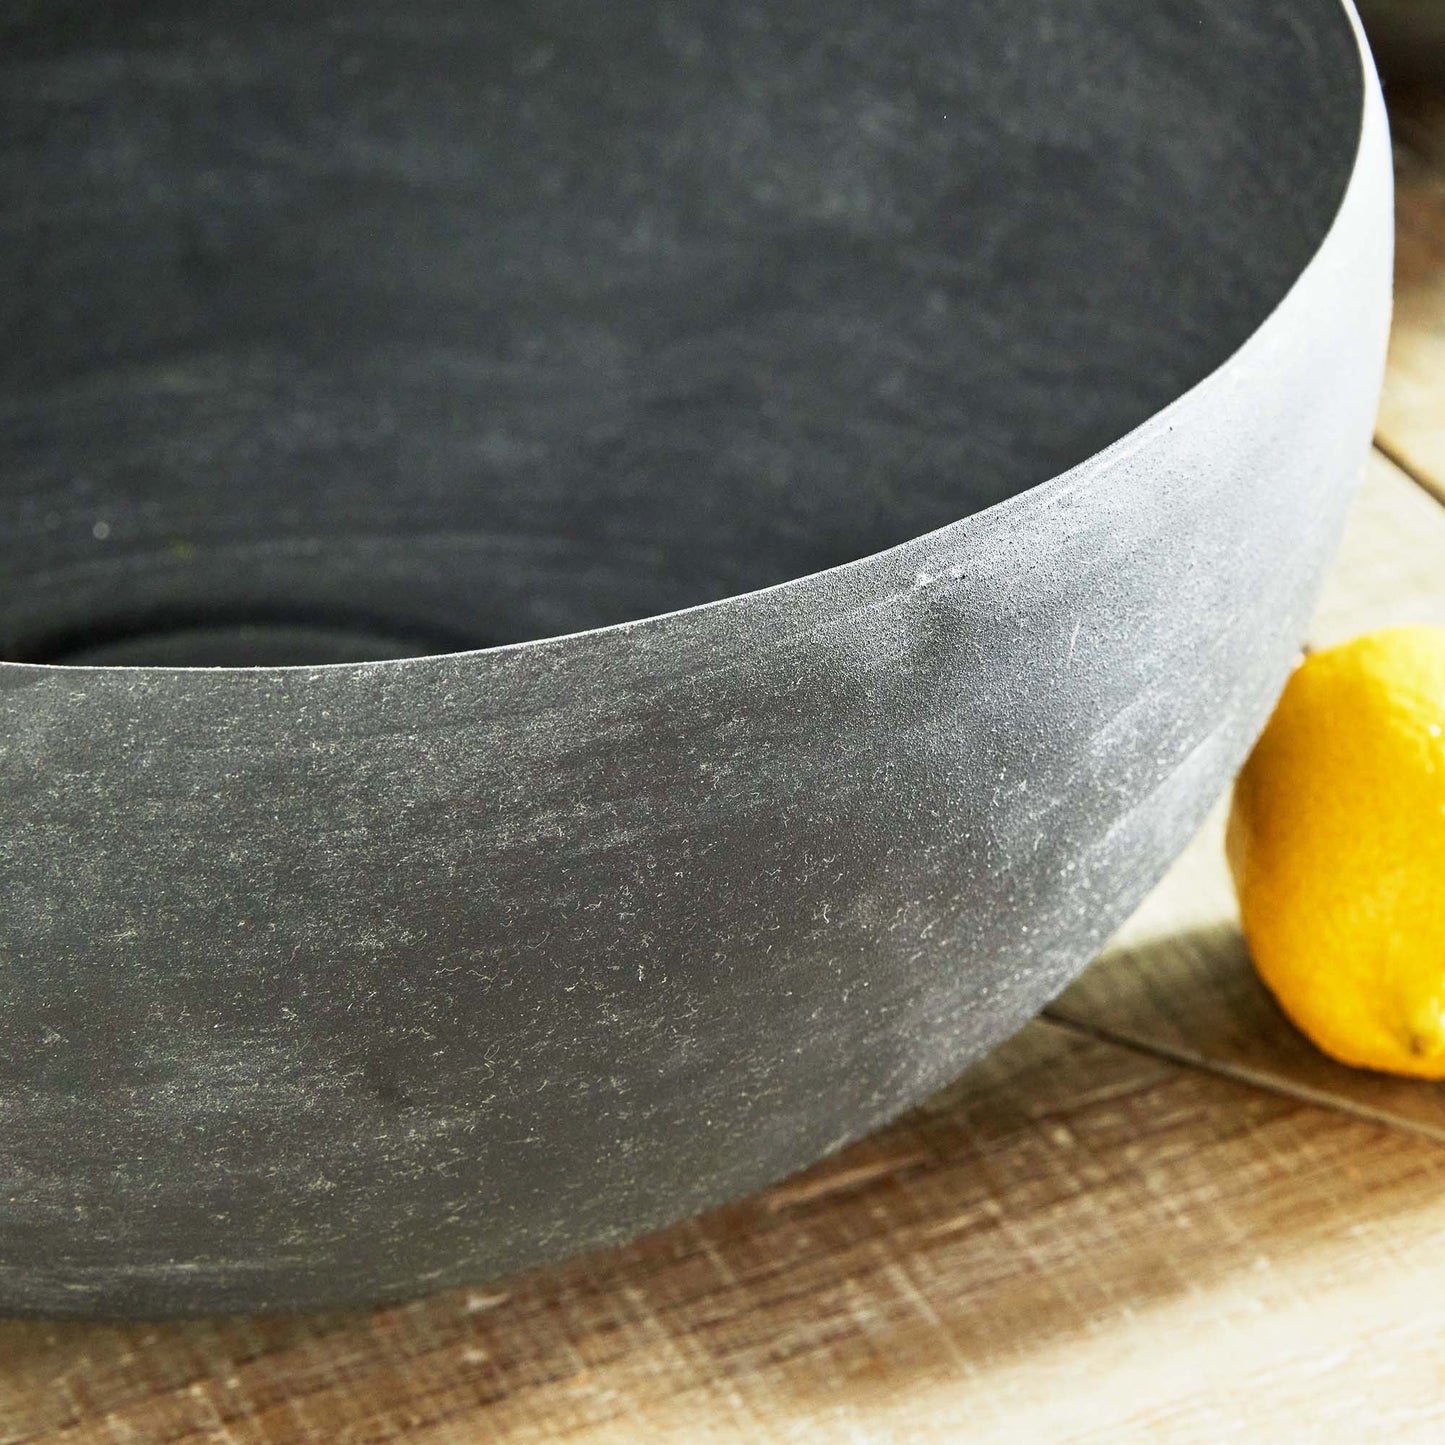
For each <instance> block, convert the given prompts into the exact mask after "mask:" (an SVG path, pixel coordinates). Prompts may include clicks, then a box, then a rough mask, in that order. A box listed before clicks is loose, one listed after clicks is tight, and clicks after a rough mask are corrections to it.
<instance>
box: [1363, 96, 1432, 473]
mask: <svg viewBox="0 0 1445 1445" xmlns="http://www.w3.org/2000/svg"><path fill="white" fill-rule="evenodd" d="M1390 121H1391V128H1392V131H1393V133H1394V137H1395V225H1396V242H1395V320H1394V326H1393V328H1392V329H1391V333H1390V356H1389V363H1388V366H1387V368H1386V373H1385V390H1384V395H1383V397H1382V398H1381V403H1380V416H1379V421H1378V424H1377V426H1376V438H1377V440H1378V442H1379V444H1380V445H1381V447H1383V448H1384V449H1385V451H1387V452H1388V453H1389V455H1390V456H1391V457H1393V458H1394V459H1395V460H1396V461H1397V462H1399V463H1400V464H1401V465H1402V466H1403V467H1405V468H1406V469H1407V470H1408V471H1409V472H1410V474H1411V475H1412V476H1413V477H1414V478H1415V479H1416V480H1417V481H1419V482H1420V483H1421V484H1422V485H1424V486H1426V487H1428V488H1430V489H1431V490H1432V491H1434V492H1435V494H1436V495H1437V496H1439V497H1441V498H1445V96H1441V95H1439V94H1438V93H1436V92H1434V91H1431V90H1414V91H1407V92H1403V93H1401V94H1398V95H1395V96H1392V103H1391V111H1390Z"/></svg>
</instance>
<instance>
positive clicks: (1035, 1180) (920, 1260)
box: [0, 1022, 1445, 1445]
mask: <svg viewBox="0 0 1445 1445" xmlns="http://www.w3.org/2000/svg"><path fill="white" fill-rule="evenodd" d="M1442 1190H1445V1152H1442V1151H1440V1150H1439V1149H1438V1148H1437V1147H1436V1146H1434V1145H1433V1144H1431V1143H1429V1142H1428V1141H1425V1140H1421V1139H1419V1138H1415V1137H1412V1136H1410V1135H1409V1134H1406V1133H1402V1132H1399V1131H1394V1130H1389V1129H1384V1128H1380V1127H1376V1126H1372V1125H1370V1124H1366V1123H1363V1122H1360V1121H1358V1120H1354V1119H1350V1118H1346V1117H1344V1116H1342V1115H1340V1114H1337V1113H1334V1112H1331V1111H1328V1110H1323V1109H1318V1108H1314V1107H1312V1106H1310V1105H1307V1104H1302V1103H1299V1102H1297V1101H1294V1100H1291V1099H1286V1098H1283V1097H1281V1096H1279V1095H1276V1094H1271V1093H1267V1092H1263V1091H1260V1090H1255V1089H1249V1088H1245V1087H1241V1086H1238V1085H1236V1084H1234V1083H1231V1082H1229V1081H1227V1080H1222V1079H1218V1078H1214V1077H1211V1076H1209V1075H1207V1074H1204V1073H1201V1072H1198V1071H1194V1070H1188V1069H1180V1068H1178V1067H1176V1066H1174V1065H1172V1064H1170V1063H1167V1062H1165V1061H1162V1060H1158V1059H1154V1058H1151V1057H1148V1056H1147V1055H1143V1054H1140V1053H1138V1052H1135V1051H1132V1050H1127V1049H1122V1048H1119V1047H1117V1046H1114V1045H1111V1044H1107V1043H1103V1042H1100V1041H1098V1040H1096V1039H1093V1038H1089V1037H1087V1036H1084V1035H1081V1034H1079V1033H1077V1032H1075V1031H1072V1030H1069V1029H1066V1028H1064V1027H1061V1026H1059V1025H1056V1024H1050V1023H1046V1022H1040V1023H1036V1024H1034V1025H1032V1026H1031V1027H1030V1028H1029V1029H1027V1030H1026V1031H1025V1032H1024V1033H1023V1034H1022V1035H1021V1036H1019V1037H1018V1038H1017V1039H1016V1040H1014V1041H1013V1042H1012V1043H1011V1044H1009V1045H1007V1046H1005V1047H1004V1048H1003V1049H1001V1050H999V1051H998V1052H997V1053H995V1054H994V1055H993V1056H991V1057H990V1058H989V1059H988V1060H987V1061H985V1063H983V1064H982V1065H980V1066H979V1067H978V1068H976V1069H975V1070H973V1071H972V1072H971V1073H970V1074H969V1075H968V1076H967V1078H966V1079H964V1080H963V1081H961V1082H960V1084H958V1085H957V1086H955V1088H954V1089H953V1090H951V1091H950V1092H949V1093H948V1094H947V1095H945V1096H942V1097H940V1098H939V1099H937V1100H935V1101H934V1102H933V1103H932V1104H931V1105H930V1106H928V1107H927V1108H925V1109H923V1110H920V1111H918V1112H916V1113H915V1114H913V1115H912V1116H910V1117H909V1118H907V1119H905V1120H903V1121H902V1122H900V1123H899V1124H898V1125H896V1126H894V1127H893V1128H891V1129H889V1130H887V1131H885V1132H883V1133H881V1134H879V1135H877V1136H875V1137H873V1138H871V1139H869V1140H866V1141H864V1142H863V1143H861V1144H859V1145H858V1146H856V1147H855V1148H853V1149H850V1150H848V1151H847V1152H846V1153H845V1154H844V1155H842V1156H841V1157H839V1158H838V1159H836V1160H834V1161H831V1162H829V1163H827V1164H825V1165H822V1166H819V1167H818V1168H816V1169H814V1170H812V1171H810V1173H809V1174H807V1175H805V1176H803V1178H802V1179H801V1180H794V1181H790V1182H789V1183H788V1184H787V1185H784V1186H782V1187H781V1188H780V1189H777V1190H774V1191H772V1192H771V1193H767V1194H763V1195H761V1196H758V1197H756V1198H753V1199H750V1200H747V1201H745V1202H743V1203H741V1204H739V1205H737V1206H734V1207H733V1208H730V1209H726V1210H721V1211H718V1212H716V1213H714V1214H712V1215H709V1216H707V1217H706V1218H704V1219H702V1220H699V1221H696V1222H693V1223H689V1224H686V1225H683V1226H679V1227H678V1228H675V1229H672V1230H669V1231H667V1232H666V1233H664V1234H661V1235H658V1236H655V1237H654V1238H652V1239H649V1240H646V1241H643V1242H642V1243H640V1244H636V1245H633V1246H631V1247H629V1248H627V1249H623V1250H619V1251H616V1252H614V1253H611V1254H608V1255H604V1256H601V1257H596V1258H593V1259H590V1260H583V1261H578V1262H576V1263H574V1264H571V1265H569V1266H567V1267H564V1268H561V1269H554V1270H550V1271H547V1272H544V1273H539V1274H534V1275H530V1276H526V1277H522V1278H517V1279H513V1280H510V1281H508V1282H506V1283H505V1284H504V1285H501V1286H498V1287H497V1288H495V1289H493V1290H487V1291H473V1292H467V1293H456V1294H450V1295H445V1296H442V1297H439V1298H437V1299H433V1300H429V1301H424V1302H421V1303H418V1304H415V1305H412V1306H409V1307H407V1308H404V1309H396V1310H386V1311H380V1312H376V1313H373V1314H370V1315H358V1316H353V1317H349V1318H348V1317H344V1316H333V1317H318V1318H311V1319H304V1318H303V1319H279V1320H263V1321H216V1322H210V1323H203V1324H189V1325H168V1326H129V1327H97V1326H82V1325H50V1326H47V1325H34V1324H9V1325H5V1326H3V1327H0V1360H3V1378H4V1393H3V1399H4V1401H5V1405H6V1408H5V1412H4V1416H3V1419H4V1426H3V1429H0V1440H4V1441H6V1442H7V1445H18V1442H21V1441H36V1440H45V1441H47V1442H52V1445H59V1442H66V1445H81V1442H102V1441H105V1442H121V1441H171V1442H176V1441H188V1442H200V1441H225V1442H229V1445H263V1442H264V1445H293V1442H296V1445H300V1442H306V1445H313V1442H317V1445H319V1442H322V1441H325V1442H328V1445H332V1442H334V1445H343V1442H351V1445H360V1442H389V1441H400V1440H405V1441H409V1442H416V1445H444V1442H445V1445H455V1442H461V1441H481V1440H487V1441H511V1442H543V1441H548V1442H551V1441H587V1442H607V1445H613V1442H616V1445H621V1442H628V1445H632V1442H636V1441H640V1440H686V1441H701V1442H724V1441H727V1442H733V1441H749V1442H751V1441H758V1440H772V1439H777V1440H789V1441H814V1440H817V1441H824V1440H826V1441H839V1440H853V1441H859V1440H862V1441H868V1442H894V1441H898V1442H903V1441H909V1442H933V1441H940V1442H942V1441H957V1440H961V1439H967V1440H971V1441H972V1440H977V1441H985V1442H986V1441H993V1440H999V1441H1003V1440H1010V1441H1016V1440H1020V1439H1025V1440H1031V1439H1032V1440H1044V1439H1049V1440H1066V1439H1067V1440H1079V1441H1093V1440H1098V1441H1103V1440H1120V1439H1123V1440H1130V1439H1139V1440H1143V1439H1155V1438H1159V1437H1160V1436H1161V1434H1164V1435H1167V1436H1168V1438H1172V1439H1178V1440H1200V1441H1205V1440H1210V1441H1213V1440H1218V1439H1220V1438H1221V1437H1222V1436H1228V1435H1229V1434H1230V1433H1231V1431H1233V1432H1235V1433H1237V1434H1239V1435H1240V1436H1241V1437H1245V1436H1247V1437H1248V1438H1263V1437H1261V1436H1260V1435H1259V1434H1258V1433H1256V1431H1255V1429H1254V1428H1253V1427H1254V1423H1255V1422H1258V1421H1259V1420H1261V1419H1274V1420H1276V1421H1289V1422H1290V1424H1291V1429H1292V1430H1297V1431H1298V1433H1292V1434H1291V1435H1290V1436H1288V1437H1287V1438H1304V1437H1305V1434H1306V1433H1308V1438H1312V1439H1341V1440H1344V1439H1349V1438H1354V1439H1356V1440H1358V1439H1360V1438H1383V1436H1384V1433H1385V1432H1386V1431H1388V1432H1389V1433H1390V1435H1391V1437H1392V1438H1396V1439H1411V1438H1417V1439H1428V1438H1438V1437H1434V1436H1432V1432H1434V1431H1438V1430H1439V1429H1441V1428H1445V1395H1442V1392H1441V1389H1440V1373H1439V1372H1440V1364H1439V1352H1438V1339H1439V1336H1440V1334H1441V1331H1442V1330H1445V1296H1442V1295H1441V1293H1440V1292H1439V1291H1438V1290H1432V1289H1428V1288H1422V1287H1421V1282H1420V1270H1421V1267H1422V1264H1423V1263H1424V1262H1425V1261H1428V1260H1430V1259H1432V1258H1433V1257H1438V1255H1439V1252H1440V1250H1441V1248H1442V1246H1445V1210H1442V1209H1441V1207H1440V1205H1439V1200H1440V1197H1441V1194H1442ZM1342 1371H1343V1372H1348V1373H1349V1375H1350V1377H1351V1381H1352V1383H1351V1387H1350V1389H1349V1390H1348V1391H1344V1392H1341V1391H1339V1390H1338V1389H1332V1388H1328V1382H1329V1381H1330V1380H1332V1379H1338V1378H1339V1377H1340V1375H1341V1372H1342ZM1281 1438H1285V1437H1281Z"/></svg>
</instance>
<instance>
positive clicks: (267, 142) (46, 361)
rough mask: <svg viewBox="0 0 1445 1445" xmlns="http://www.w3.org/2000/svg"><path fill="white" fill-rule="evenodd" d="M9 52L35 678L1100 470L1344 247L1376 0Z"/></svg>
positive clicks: (917, 528) (655, 11)
mask: <svg viewBox="0 0 1445 1445" xmlns="http://www.w3.org/2000/svg"><path fill="white" fill-rule="evenodd" d="M7 14H8V17H9V18H7V19H6V20H5V21H4V22H3V26H4V30H3V33H0V166H3V170H4V175H5V185H6V194H7V197H8V198H9V199H8V202H7V205H6V208H5V215H4V224H3V226H0V268H3V272H4V274H5V276H6V277H7V278H8V282H7V284H6V285H5V286H4V288H3V289H0V318H3V334H4V336H5V338H6V345H5V347H4V350H3V355H0V416H3V428H0V482H3V486H0V657H4V658H9V659H12V660H32V661H37V660H38V661H73V662H97V661H110V662H147V661H149V662H164V663H193V662H197V663H205V662H213V663H245V662H268V661H269V662H283V663H284V662H306V661H335V660H354V659H360V658H368V657H386V656H404V655H407V654H409V653H420V652H434V651H444V650H449V649H455V648H464V647H480V646H487V645H490V644H494V643H499V642H509V641H516V640H520V639H524V638H530V637H537V636H542V635H547V634H552V633H558V632H567V631H572V630H576V629H580V628H586V627H591V626H596V625H600V624H605V623H611V622H617V621H622V620H625V619H629V618H635V617H640V616H646V615H649V614H652V613H657V612H662V611H667V610H671V609H674V608H679V607H684V606H688V605H690V604H694V603H699V602H704V601H708V600H711V599H715V598H718V597H722V596H725V595H728V594H731V593H736V592H741V591H747V590H750V589H753V588H756V587H760V586H765V585H768V584H771V583H775V582H780V581H783V580H786V579H788V578H791V577H795V576H799V575H802V574H805V573H809V572H813V571H816V570H818V569H821V568H825V567H828V566H831V565H834V564H837V563H841V562H847V561H850V560H852V559H855V558H858V557H861V556H865V555H867V554H869V553H872V552H875V551H878V550H880V549H882V548H885V547H888V546H890V545H892V544H895V543H897V542H900V541H903V540H905V539H907V538H909V537H911V536H915V535H917V534H919V533H921V532H925V531H928V530H931V529H933V528H935V527H938V526H941V525H943V524H945V523H948V522H951V521H954V520H956V519H958V518H959V517H961V516H964V515H966V514H968V513H970V512H972V511H974V510H976V509H978V508H981V507H985V506H988V505H989V504H991V503H994V502H996V501H999V500H1000V499H1002V498H1005V497H1008V496H1009V495H1011V494H1013V493H1016V492H1018V491H1019V490H1020V489H1022V488H1026V487H1029V486H1031V485H1033V484H1036V483H1038V482H1040V481H1042V480H1044V479H1046V478H1048V477H1050V476H1052V475H1054V474H1056V473H1058V472H1060V471H1062V470H1064V469H1065V468H1067V467H1069V466H1071V465H1073V464H1074V463H1077V462H1079V461H1080V460H1082V459H1084V458H1085V457H1087V456H1089V455H1090V454H1091V453H1093V452H1094V451H1096V450H1098V449H1099V448H1100V447H1102V446H1104V445H1106V444H1107V443H1109V442H1111V441H1113V440H1115V439H1117V438H1118V437H1120V436H1121V435H1123V434H1124V433H1126V432H1127V431H1128V430H1129V429H1130V428H1132V427H1133V426H1135V425H1137V424H1138V423H1139V422H1141V421H1142V420H1144V419H1145V418H1146V417H1148V416H1149V415H1150V414H1151V413H1153V412H1155V411H1157V410H1158V409H1159V408H1160V407H1162V406H1164V405H1166V404H1167V403H1168V402H1169V401H1171V400H1172V399H1173V398H1174V397H1176V396H1178V395H1179V394H1180V393H1181V392H1182V391H1184V390H1185V389H1187V388H1188V387H1189V386H1191V385H1192V384H1193V383H1195V382H1197V381H1198V380H1199V379H1201V378H1202V377H1203V376H1205V375H1206V374H1207V373H1208V372H1209V371H1211V370H1212V369H1213V368H1214V367H1216V366H1217V365H1218V364H1219V363H1220V362H1222V361H1223V360H1224V359H1225V358H1226V357H1227V356H1228V355H1229V354H1230V353H1231V351H1233V350H1234V349H1235V348H1236V347H1238V346H1239V344H1240V343H1241V342H1242V341H1243V340H1244V339H1245V338H1246V337H1247V336H1248V335H1249V334H1250V333H1251V331H1252V330H1254V329H1255V328H1256V327H1257V326H1258V325H1259V323H1260V322H1261V321H1262V320H1263V319H1264V317H1265V316H1266V315H1267V314H1268V312H1269V311H1270V310H1271V309H1272V307H1273V306H1274V305H1275V303H1276V302H1277V301H1278V300H1279V299H1280V297H1281V296H1282V295H1283V293H1284V292H1285V290H1286V289H1287V288H1288V287H1289V285H1290V284H1291V282H1292V281H1293V280H1294V278H1295V277H1296V276H1297V275H1298V273H1299V271H1300V269H1301V268H1302V266H1303V265H1304V264H1305V263H1306V262H1307V261H1308V259H1309V257H1310V256H1311V254H1312V253H1313V251H1314V249H1315V248H1316V247H1317V245H1318V244H1319V242H1320V240H1321V239H1322V238H1323V236H1324V233H1325V232H1326V230H1327V229H1328V227H1329V225H1330V222H1331V220H1332V218H1333V215H1334V212H1335V209H1336V207H1337V204H1338V201H1339V198H1340V195H1341V194H1342V191H1343V188H1344V185H1345V183H1346V181H1347V178H1348V175H1349V171H1350V167H1351V164H1352V161H1353V158H1354V152H1355V145H1356V139H1357V135H1358V129H1359V117H1360V110H1361V85H1362V81H1361V75H1360V67H1359V60H1358V55H1357V53H1356V49H1355V45H1354V41H1353V38H1352V36H1351V34H1350V30H1349V26H1348V23H1347V21H1346V19H1345V16H1344V14H1343V12H1342V10H1341V8H1340V6H1339V5H1338V3H1336V0H1280V3H1277V4H1274V5H1270V6H1261V5H1259V4H1258V0H1151V3H1149V4H1147V5H1141V4H1139V3H1138V0H1011V3H1010V4H1008V5H982V4H971V5H970V4H957V3H939V0H891V3H889V4H887V5H881V6H880V5H878V4H877V3H876V0H866V3H865V0H814V3H811V4H808V5H789V4H781V5H780V4H778V3H776V0H766V3H764V0H665V3H648V4H642V5H605V6H604V5H597V4H583V3H571V0H551V3H547V0H531V3H527V4H520V3H515V4H514V3H488V4H479V3H476V0H466V3H462V0H412V3H409V4H407V5H397V4H395V3H392V0H347V3H345V4H336V5H327V4H324V3H318V4H307V5H296V4H294V3H292V0H285V3H281V0H262V3H257V4H252V5H246V6H234V5H225V4H222V3H219V0H145V3H139V4H134V5H128V6H124V7H117V6H114V5H113V4H111V3H110V0H104V3H99V0H97V3H76V0H71V3H61V4H58V5H57V4H51V5H45V6H26V5H22V6H20V7H19V8H18V10H17V9H13V8H12V9H11V10H10V11H8V12H7Z"/></svg>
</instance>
